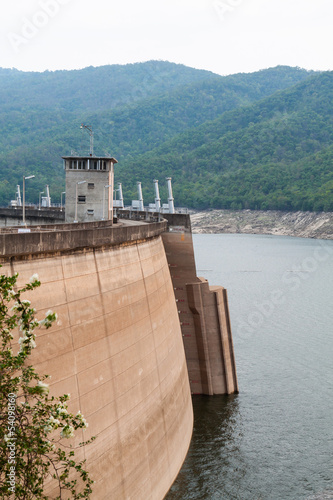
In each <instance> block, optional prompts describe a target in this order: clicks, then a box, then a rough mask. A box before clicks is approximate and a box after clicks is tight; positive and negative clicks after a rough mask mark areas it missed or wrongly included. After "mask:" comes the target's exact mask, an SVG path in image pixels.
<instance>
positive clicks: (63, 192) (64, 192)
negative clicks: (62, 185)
mask: <svg viewBox="0 0 333 500" xmlns="http://www.w3.org/2000/svg"><path fill="white" fill-rule="evenodd" d="M63 194H66V191H62V193H61V197H60V212H62V195H63Z"/></svg>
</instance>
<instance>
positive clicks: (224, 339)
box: [162, 214, 238, 395]
mask: <svg viewBox="0 0 333 500" xmlns="http://www.w3.org/2000/svg"><path fill="white" fill-rule="evenodd" d="M164 217H165V218H166V219H167V221H168V228H167V231H166V232H164V233H163V235H162V238H163V242H164V246H165V251H166V255H167V259H168V263H169V268H170V274H171V279H172V283H173V287H174V293H175V298H176V302H177V307H178V314H179V319H180V325H181V329H182V336H183V342H184V348H185V355H186V360H187V367H188V373H189V380H190V387H191V392H192V394H207V395H214V394H233V393H237V392H238V382H237V372H236V363H235V355H234V347H233V340H232V332H231V322H230V315H229V305H228V297H227V290H226V289H225V288H223V287H219V286H214V287H210V286H209V284H208V282H207V280H205V279H204V278H199V277H197V273H196V266H195V257H194V249H193V241H192V231H191V220H190V216H189V215H188V214H164Z"/></svg>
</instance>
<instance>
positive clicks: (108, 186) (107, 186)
mask: <svg viewBox="0 0 333 500" xmlns="http://www.w3.org/2000/svg"><path fill="white" fill-rule="evenodd" d="M110 187H112V184H106V185H105V186H104V189H103V217H102V220H105V190H106V188H110ZM109 193H110V191H109Z"/></svg>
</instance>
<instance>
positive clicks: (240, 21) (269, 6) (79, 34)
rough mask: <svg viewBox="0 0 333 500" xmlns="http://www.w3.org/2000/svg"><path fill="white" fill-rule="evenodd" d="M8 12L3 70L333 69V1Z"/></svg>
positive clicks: (15, 8) (189, 1) (104, 2)
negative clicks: (139, 66)
mask: <svg viewBox="0 0 333 500" xmlns="http://www.w3.org/2000/svg"><path fill="white" fill-rule="evenodd" d="M2 10H3V11H4V16H3V17H2V23H1V27H0V33H1V51H0V66H1V67H5V68H11V67H13V68H18V69H21V70H25V71H29V70H33V71H44V70H46V69H48V70H55V69H77V68H83V67H86V66H101V65H104V64H125V63H129V62H140V61H147V60H150V59H159V60H168V61H171V62H176V63H182V64H185V65H187V66H192V67H195V68H200V69H207V70H210V71H213V72H215V73H218V74H221V75H227V74H231V73H237V72H251V71H256V70H258V69H264V68H268V67H273V66H276V65H278V64H283V65H289V66H300V67H302V68H306V69H316V70H333V64H332V48H333V43H332V41H333V29H332V21H333V0H141V1H140V0H121V1H120V0H118V1H114V0H11V1H10V2H9V1H8V2H6V3H5V6H4V7H3V9H2Z"/></svg>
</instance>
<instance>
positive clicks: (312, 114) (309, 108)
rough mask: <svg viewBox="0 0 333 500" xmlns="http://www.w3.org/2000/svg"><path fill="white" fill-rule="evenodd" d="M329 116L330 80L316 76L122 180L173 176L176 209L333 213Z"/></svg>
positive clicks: (148, 159)
mask: <svg viewBox="0 0 333 500" xmlns="http://www.w3.org/2000/svg"><path fill="white" fill-rule="evenodd" d="M332 108H333V73H332V72H328V73H322V74H319V75H315V76H311V77H310V78H309V79H307V80H305V81H304V82H301V83H299V84H297V85H296V86H293V87H291V88H289V89H287V90H285V91H281V92H277V93H275V94H274V95H273V96H270V97H268V98H265V99H263V100H261V101H259V102H257V103H256V104H253V105H251V106H247V107H241V108H239V109H237V110H234V111H231V112H226V113H224V114H223V115H221V116H220V117H219V118H217V119H216V120H214V121H211V122H206V123H204V124H203V125H201V126H199V127H196V128H195V129H193V130H189V131H187V132H185V133H183V134H180V135H178V136H177V137H175V138H173V139H172V140H171V141H169V142H167V143H164V144H163V145H162V146H160V147H159V148H156V149H155V150H154V151H150V152H149V153H146V154H145V155H142V156H140V157H139V158H137V159H136V161H132V162H131V161H125V163H124V168H123V170H122V173H121V174H120V176H121V180H122V181H123V182H124V184H125V185H126V184H127V179H128V176H127V172H129V171H130V172H131V175H133V174H135V175H136V176H137V177H140V180H144V181H145V182H148V177H147V173H148V172H149V175H151V173H153V176H158V175H159V177H160V178H163V176H164V175H168V173H169V172H170V171H171V170H172V175H173V184H174V194H175V198H176V200H177V202H178V203H179V204H186V205H189V206H193V207H196V208H207V207H214V208H252V209H277V210H328V211H331V210H333V149H332V146H331V145H332V144H333V109H332ZM146 194H147V192H146Z"/></svg>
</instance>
